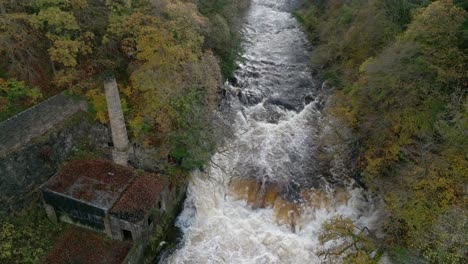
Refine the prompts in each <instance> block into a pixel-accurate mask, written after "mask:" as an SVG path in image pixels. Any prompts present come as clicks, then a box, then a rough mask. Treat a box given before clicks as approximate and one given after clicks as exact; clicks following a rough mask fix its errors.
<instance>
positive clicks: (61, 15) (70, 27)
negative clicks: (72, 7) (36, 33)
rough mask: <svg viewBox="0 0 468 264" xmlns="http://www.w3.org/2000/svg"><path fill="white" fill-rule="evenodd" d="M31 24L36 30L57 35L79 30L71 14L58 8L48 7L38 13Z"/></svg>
mask: <svg viewBox="0 0 468 264" xmlns="http://www.w3.org/2000/svg"><path fill="white" fill-rule="evenodd" d="M31 22H32V24H33V26H35V27H36V28H42V29H45V30H47V31H48V32H50V33H52V34H57V35H62V34H67V33H70V32H73V31H79V30H80V27H79V26H78V22H77V21H76V19H75V16H74V15H73V13H71V12H67V11H63V10H61V9H60V8H59V7H49V8H46V9H43V10H41V11H39V13H38V14H37V15H36V17H35V18H33V19H31Z"/></svg>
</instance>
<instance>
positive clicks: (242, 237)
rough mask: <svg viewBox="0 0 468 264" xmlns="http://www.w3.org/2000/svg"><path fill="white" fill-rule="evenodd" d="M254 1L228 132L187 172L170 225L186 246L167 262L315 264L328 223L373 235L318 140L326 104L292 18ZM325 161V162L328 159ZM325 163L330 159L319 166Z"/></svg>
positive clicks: (229, 105)
mask: <svg viewBox="0 0 468 264" xmlns="http://www.w3.org/2000/svg"><path fill="white" fill-rule="evenodd" d="M295 4H296V1H287V0H253V1H252V5H251V7H250V10H249V12H248V14H247V16H246V22H245V24H244V28H243V35H244V38H245V41H244V47H243V48H244V50H245V53H244V54H243V58H242V59H241V60H240V62H239V70H238V71H237V72H236V74H235V76H236V82H235V83H236V84H235V86H236V87H232V86H230V85H228V86H230V87H228V88H230V89H231V91H232V93H230V95H229V96H228V98H227V99H226V100H225V102H223V107H222V108H223V109H221V110H220V113H219V114H220V115H222V116H223V118H224V120H228V122H229V123H230V124H231V129H232V131H234V132H233V133H234V136H233V138H232V139H230V140H227V143H226V144H224V145H223V146H222V147H221V149H220V150H219V151H218V153H216V154H215V155H214V156H213V157H212V163H211V165H210V166H209V167H208V168H207V169H206V171H204V172H200V171H197V172H194V173H193V181H192V182H191V183H190V185H189V187H188V194H187V195H188V196H187V199H186V202H185V205H184V206H185V207H184V210H183V212H182V213H181V215H180V216H179V217H178V220H177V225H178V226H179V227H180V228H181V230H182V232H183V234H184V237H183V241H182V242H181V244H180V245H179V247H178V249H177V250H176V251H175V252H174V253H173V254H172V255H171V256H169V257H167V258H166V259H164V260H163V261H162V262H164V263H320V258H319V257H318V256H317V254H316V252H317V250H318V249H319V247H320V245H319V241H318V234H319V232H320V228H321V225H322V223H323V222H324V221H326V220H327V219H330V218H331V217H333V216H335V215H344V216H346V217H350V218H351V219H353V220H354V221H355V222H356V224H357V225H361V226H372V225H373V222H374V221H375V217H376V211H377V210H376V209H375V205H374V203H373V202H371V201H370V200H369V199H368V197H367V195H366V193H365V191H364V190H362V189H360V188H359V187H357V186H356V184H354V182H353V180H352V179H351V177H350V176H349V175H347V168H346V166H345V162H343V160H341V158H342V157H340V156H339V155H334V154H333V151H334V149H335V148H336V147H333V146H327V145H326V144H324V143H323V138H324V135H326V133H328V132H329V131H330V124H329V122H328V121H327V120H325V119H324V117H323V115H322V112H321V110H322V106H323V105H324V100H326V95H324V94H323V91H320V89H319V86H318V85H317V84H316V82H315V80H314V79H313V77H312V74H311V72H310V68H309V60H310V58H309V54H310V50H311V47H310V46H309V43H308V41H307V39H306V36H305V34H304V33H303V32H302V31H301V27H300V25H299V24H298V22H297V21H296V19H295V18H294V17H293V16H292V15H291V12H290V11H291V9H292V8H293V6H294V5H295ZM330 153H331V154H330ZM324 155H328V156H331V157H333V158H332V159H325V160H323V159H322V158H321V157H322V156H324Z"/></svg>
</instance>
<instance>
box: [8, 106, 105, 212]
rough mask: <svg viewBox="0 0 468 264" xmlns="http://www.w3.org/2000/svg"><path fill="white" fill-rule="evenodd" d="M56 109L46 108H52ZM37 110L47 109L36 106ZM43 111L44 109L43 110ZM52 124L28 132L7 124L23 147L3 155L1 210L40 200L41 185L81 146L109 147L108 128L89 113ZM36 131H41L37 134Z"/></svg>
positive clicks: (92, 148)
mask: <svg viewBox="0 0 468 264" xmlns="http://www.w3.org/2000/svg"><path fill="white" fill-rule="evenodd" d="M53 104H54V105H55V101H53ZM74 106H76V105H75V104H73V105H72V107H74ZM53 108H54V107H50V108H49V107H45V109H49V110H51V109H53ZM59 108H60V107H59ZM59 108H56V109H59ZM35 109H44V108H42V107H36V108H35ZM39 112H41V111H40V110H39ZM43 114H46V113H43ZM52 115H53V114H52ZM66 115H68V114H66ZM66 115H64V116H66ZM38 116H39V114H37V113H28V114H27V115H26V117H25V116H23V117H22V118H25V119H29V118H32V117H38ZM38 118H39V117H38ZM46 119H47V118H46ZM15 120H18V128H20V127H25V124H24V123H25V122H26V121H25V120H23V119H21V118H18V117H17V119H15ZM41 120H45V119H41ZM48 120H52V119H48ZM54 120H58V119H54ZM33 123H34V124H35V125H36V126H41V124H40V123H37V122H35V121H34V122H33ZM52 123H54V128H53V129H50V128H49V130H48V131H45V130H40V129H32V130H30V131H26V132H28V133H22V132H21V131H19V130H18V129H13V128H12V127H11V126H10V125H8V126H6V127H8V131H9V133H12V134H11V135H10V134H8V135H10V138H12V141H14V142H16V143H18V142H21V144H22V146H21V147H18V146H16V147H15V149H14V150H13V149H10V150H9V151H8V155H7V156H0V210H2V211H7V212H14V211H18V210H21V209H24V208H26V207H28V206H29V205H30V204H32V203H33V202H35V201H37V199H38V198H40V192H39V189H38V187H39V186H40V185H41V184H42V183H43V182H45V181H46V180H47V179H49V178H50V177H51V176H53V175H54V174H55V173H56V172H57V170H58V168H59V166H60V165H61V164H62V163H63V162H64V161H66V160H67V158H69V157H70V155H72V154H74V153H76V152H77V151H79V150H80V149H83V148H85V149H90V150H95V149H101V150H102V151H103V152H105V151H106V149H107V148H108V144H109V140H110V136H109V132H108V129H107V127H106V126H104V125H100V124H96V123H95V122H94V121H92V120H90V119H89V116H88V114H86V113H83V112H78V113H75V114H74V115H72V116H68V118H65V119H64V121H62V122H61V123H55V121H54V122H53V121H50V122H49V123H48V124H45V126H49V125H50V124H52ZM4 127H5V126H4ZM13 130H14V132H13ZM33 131H36V132H37V133H38V134H36V136H35V137H34V133H33ZM42 131H44V132H42ZM1 133H2V137H3V138H5V137H6V136H5V135H4V134H3V133H5V131H1ZM14 133H21V134H23V135H26V136H28V137H29V138H30V139H29V140H28V142H27V143H25V140H21V139H19V140H17V138H18V137H17V136H16V135H15V134H14ZM44 133H45V134H44ZM39 135H40V136H39ZM2 140H4V139H2ZM0 145H2V146H3V147H5V146H6V145H9V146H12V145H13V143H6V144H5V143H4V142H3V141H2V142H1V143H0Z"/></svg>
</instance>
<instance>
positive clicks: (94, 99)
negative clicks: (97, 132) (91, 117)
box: [86, 89, 109, 123]
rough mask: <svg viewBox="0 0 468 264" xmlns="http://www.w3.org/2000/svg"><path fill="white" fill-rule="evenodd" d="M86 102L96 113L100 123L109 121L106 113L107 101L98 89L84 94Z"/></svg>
mask: <svg viewBox="0 0 468 264" xmlns="http://www.w3.org/2000/svg"><path fill="white" fill-rule="evenodd" d="M86 97H87V98H88V101H89V102H91V105H92V108H93V110H94V111H95V113H96V118H97V119H98V120H99V121H100V122H101V123H107V122H108V121H109V115H108V112H107V101H106V96H105V95H104V93H103V92H102V91H100V90H99V89H94V90H89V91H88V92H87V93H86Z"/></svg>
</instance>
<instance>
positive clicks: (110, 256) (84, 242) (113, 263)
mask: <svg viewBox="0 0 468 264" xmlns="http://www.w3.org/2000/svg"><path fill="white" fill-rule="evenodd" d="M130 248H131V244H129V243H125V242H121V241H116V240H110V239H107V238H102V237H101V236H99V235H97V234H95V233H94V232H92V231H89V230H84V229H78V228H72V229H71V230H68V231H67V232H66V233H65V234H63V235H62V236H61V237H60V238H59V239H58V240H57V242H56V243H55V245H54V248H53V249H52V250H51V251H50V252H49V254H48V255H47V257H46V258H45V259H44V260H43V263H44V264H46V263H47V264H49V263H54V264H68V263H93V264H120V263H122V262H123V260H124V259H125V257H126V256H127V254H128V252H129V251H130Z"/></svg>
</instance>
